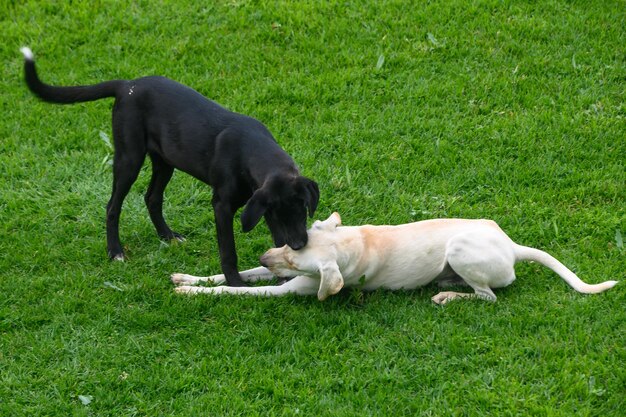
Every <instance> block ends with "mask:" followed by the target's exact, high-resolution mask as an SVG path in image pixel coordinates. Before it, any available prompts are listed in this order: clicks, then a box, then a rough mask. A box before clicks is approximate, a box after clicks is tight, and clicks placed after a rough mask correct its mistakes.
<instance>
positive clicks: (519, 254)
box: [514, 245, 617, 294]
mask: <svg viewBox="0 0 626 417" xmlns="http://www.w3.org/2000/svg"><path fill="white" fill-rule="evenodd" d="M514 250H515V259H516V261H534V262H538V263H540V264H541V265H543V266H545V267H548V268H550V269H551V270H553V271H554V272H556V273H557V274H558V275H559V276H560V277H561V278H563V279H564V280H565V282H567V283H568V284H569V285H570V286H571V287H572V288H573V289H575V290H576V291H578V292H580V293H583V294H597V293H599V292H602V291H606V290H608V289H609V288H613V286H614V285H615V284H617V281H604V282H601V283H600V284H587V283H585V282H583V280H581V279H580V278H578V277H577V276H576V274H574V273H573V272H572V271H570V270H569V269H568V268H567V267H566V266H565V265H563V264H562V263H561V262H559V261H558V260H557V259H556V258H554V257H553V256H552V255H550V254H549V253H546V252H544V251H542V250H539V249H535V248H529V247H528V246H521V245H515V247H514Z"/></svg>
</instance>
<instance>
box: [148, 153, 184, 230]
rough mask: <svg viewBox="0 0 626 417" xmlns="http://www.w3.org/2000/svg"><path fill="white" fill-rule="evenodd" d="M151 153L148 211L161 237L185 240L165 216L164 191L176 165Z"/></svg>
mask: <svg viewBox="0 0 626 417" xmlns="http://www.w3.org/2000/svg"><path fill="white" fill-rule="evenodd" d="M149 155H150V160H151V161H152V178H151V179H150V185H149V186H148V191H147V192H146V195H145V202H146V206H147V207H148V213H150V219H151V220H152V223H153V224H154V227H155V228H156V231H157V234H158V235H159V237H161V238H163V239H167V240H172V239H176V240H179V241H184V240H185V237H184V236H183V235H180V234H178V233H176V232H174V231H173V230H172V229H170V228H169V226H168V225H167V223H166V222H165V219H164V218H163V192H164V191H165V187H167V183H168V182H169V181H170V179H171V178H172V174H173V173H174V167H173V166H171V165H168V164H167V163H166V162H165V161H164V160H163V158H161V157H160V156H159V155H157V154H153V153H151V154H149Z"/></svg>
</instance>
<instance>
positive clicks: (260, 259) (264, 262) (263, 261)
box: [259, 254, 268, 268]
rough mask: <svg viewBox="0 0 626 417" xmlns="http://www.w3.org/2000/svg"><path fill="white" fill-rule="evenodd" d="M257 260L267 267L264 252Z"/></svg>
mask: <svg viewBox="0 0 626 417" xmlns="http://www.w3.org/2000/svg"><path fill="white" fill-rule="evenodd" d="M259 262H260V263H261V266H264V267H266V268H267V266H268V265H267V256H266V255H265V254H263V255H261V257H260V258H259Z"/></svg>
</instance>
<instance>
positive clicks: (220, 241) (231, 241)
mask: <svg viewBox="0 0 626 417" xmlns="http://www.w3.org/2000/svg"><path fill="white" fill-rule="evenodd" d="M213 210H214V211H215V226H216V229H217V245H218V246H219V252H220V264H221V265H222V272H223V273H224V277H225V278H226V283H227V284H228V285H229V286H231V287H243V286H246V284H245V283H244V282H243V280H242V279H241V276H240V275H239V271H238V270H237V251H236V249H235V234H234V232H233V220H234V218H235V213H234V211H233V210H232V208H231V207H230V205H228V204H224V203H222V202H221V201H219V200H218V199H216V198H214V199H213Z"/></svg>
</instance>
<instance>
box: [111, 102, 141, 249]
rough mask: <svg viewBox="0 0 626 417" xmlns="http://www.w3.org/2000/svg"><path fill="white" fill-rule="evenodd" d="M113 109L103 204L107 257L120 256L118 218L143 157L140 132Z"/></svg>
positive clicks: (130, 120)
mask: <svg viewBox="0 0 626 417" xmlns="http://www.w3.org/2000/svg"><path fill="white" fill-rule="evenodd" d="M116 116H117V115H116V113H115V112H114V113H113V140H114V143H115V155H114V156H113V192H112V193H111V199H110V200H109V203H108V204H107V217H106V229H107V252H108V254H109V258H111V259H114V260H124V250H123V249H122V244H121V242H120V234H119V222H120V213H121V211H122V203H123V202H124V198H126V195H127V194H128V191H130V187H131V186H132V185H133V183H134V182H135V180H136V179H137V176H138V175H139V171H140V170H141V166H142V165H143V161H144V159H145V157H146V147H145V142H144V134H143V131H142V129H141V128H139V127H138V126H137V124H136V123H133V122H132V121H133V119H132V118H121V117H116Z"/></svg>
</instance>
